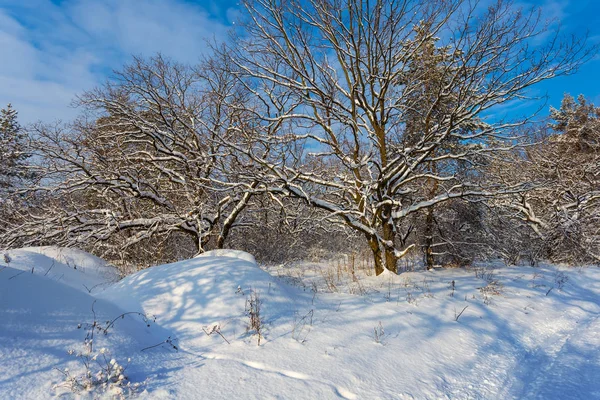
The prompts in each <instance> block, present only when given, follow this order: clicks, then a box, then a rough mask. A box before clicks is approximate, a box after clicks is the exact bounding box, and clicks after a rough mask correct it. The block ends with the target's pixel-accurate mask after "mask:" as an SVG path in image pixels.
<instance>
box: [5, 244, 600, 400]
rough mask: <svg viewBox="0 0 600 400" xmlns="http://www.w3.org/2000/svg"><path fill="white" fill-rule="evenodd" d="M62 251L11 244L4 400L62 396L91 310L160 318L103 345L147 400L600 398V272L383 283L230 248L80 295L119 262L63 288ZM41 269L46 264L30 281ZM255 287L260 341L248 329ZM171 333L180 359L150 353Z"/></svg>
mask: <svg viewBox="0 0 600 400" xmlns="http://www.w3.org/2000/svg"><path fill="white" fill-rule="evenodd" d="M70 252H71V250H68V251H67V250H61V252H60V253H61V254H63V255H64V254H69V255H71V256H72V254H75V253H70ZM40 253H43V254H40ZM58 253H59V251H58V249H57V250H55V251H54V253H52V252H50V251H48V250H45V251H38V252H33V251H32V250H31V249H27V250H18V251H11V252H10V254H11V257H12V258H13V261H11V263H10V265H9V267H7V268H5V269H3V270H2V271H1V272H0V304H2V307H0V398H48V397H52V396H53V395H54V394H55V393H56V391H55V390H54V389H53V388H52V386H53V385H54V384H56V383H58V382H59V381H60V380H61V377H62V375H61V374H60V372H58V371H56V370H54V369H53V368H61V369H64V368H66V367H67V366H68V367H69V368H70V369H71V370H76V369H77V368H78V364H77V361H76V360H74V359H73V357H72V356H69V355H68V354H67V350H68V349H70V348H73V347H75V346H78V345H80V344H81V343H82V341H83V338H84V337H85V332H84V331H83V330H82V329H77V325H78V324H80V323H82V322H89V321H90V320H91V318H92V314H91V307H92V304H94V309H95V311H96V312H97V313H98V314H99V315H101V318H98V319H99V320H104V319H105V318H114V317H116V316H117V315H119V314H120V313H123V312H126V311H140V312H143V313H145V314H147V315H153V316H155V317H156V323H151V324H150V327H148V326H146V324H145V323H144V322H143V321H142V320H141V319H140V318H139V317H136V316H127V317H126V318H125V319H123V321H119V322H118V323H117V324H116V325H115V327H114V329H113V330H112V331H111V332H110V333H109V334H108V335H106V336H102V337H101V338H99V339H98V340H99V341H100V343H99V344H98V345H99V346H100V345H101V346H106V347H107V348H110V350H111V352H112V354H113V355H114V357H115V358H116V359H117V361H118V362H120V363H122V362H123V361H122V360H126V359H127V358H129V357H131V358H132V362H131V365H130V366H129V368H128V371H127V372H128V375H129V377H130V379H131V380H132V381H135V382H142V381H144V380H146V382H145V386H144V387H145V390H146V391H145V392H144V393H142V396H141V397H142V398H178V399H186V398H187V399H195V398H208V399H221V398H294V399H314V398H319V399H329V398H332V399H334V398H345V399H364V398H377V399H437V398H452V399H511V398H514V399H517V398H518V399H520V398H525V399H538V398H543V399H565V398H572V399H592V398H600V380H598V379H597V376H600V320H599V318H598V317H599V316H600V269H599V268H595V267H588V268H566V267H560V266H552V265H543V266H541V267H536V268H532V267H502V268H501V267H499V266H494V265H490V264H487V265H482V266H480V267H478V268H472V269H446V270H436V271H434V272H426V271H417V272H403V273H402V274H400V275H398V276H396V275H394V274H391V273H386V274H384V275H383V276H380V277H374V276H369V275H367V274H366V273H365V270H363V269H361V268H356V269H354V268H350V267H349V266H348V265H347V262H346V261H344V262H341V263H340V262H329V263H309V262H302V263H295V264H292V265H286V266H268V267H262V268H261V267H259V266H258V265H257V264H256V262H255V261H254V258H253V257H252V256H251V255H249V254H247V253H243V252H238V251H228V250H224V251H216V252H209V253H206V254H203V255H202V256H200V257H196V258H194V259H191V260H186V261H181V262H178V263H173V264H168V265H160V266H156V267H152V268H148V269H146V270H143V271H139V272H137V273H135V274H132V275H130V276H128V277H126V278H124V279H122V280H120V281H119V282H116V283H111V279H106V280H105V282H104V283H102V282H101V285H100V286H99V288H98V289H97V290H93V291H91V293H90V292H88V291H87V290H85V289H84V290H80V288H79V286H82V285H83V284H84V283H85V284H86V286H87V285H88V284H93V283H94V282H97V281H98V280H99V278H98V275H99V274H98V273H96V272H98V271H100V270H102V269H103V268H104V267H102V266H103V265H104V266H105V264H103V263H102V262H99V261H98V260H96V262H95V263H91V262H90V263H88V265H89V267H88V268H87V270H86V271H85V273H83V272H78V274H79V275H76V274H74V273H72V271H71V273H69V274H68V275H67V274H66V273H65V275H64V276H62V277H61V279H56V276H54V275H52V276H51V274H50V273H49V274H45V272H44V271H47V269H46V265H47V263H48V260H57V257H58V256H57V254H58ZM77 254H79V255H80V256H81V258H80V259H79V260H80V262H81V260H92V258H89V257H88V256H87V255H85V253H77ZM43 257H46V258H48V260H47V259H46V258H43ZM90 257H91V256H90ZM94 260H95V259H94ZM32 261H36V262H38V263H40V265H41V263H42V261H43V262H44V263H46V264H43V265H41V266H39V267H36V268H34V273H33V274H32V273H31V272H30V271H31V268H29V265H28V264H27V263H28V262H32ZM0 262H1V258H0ZM50 262H51V261H50ZM60 263H61V265H62V266H61V267H60V268H62V269H65V267H67V268H68V266H69V265H72V264H71V263H69V262H65V260H62V261H60ZM81 264H82V265H83V264H85V263H83V262H81ZM92 265H93V266H92ZM57 267H58V262H56V261H55V266H54V267H53V270H54V269H56V268H57ZM0 268H1V267H0ZM37 269H39V270H40V271H39V272H38V271H36V270H37ZM79 270H80V268H78V269H77V271H79ZM23 271H25V272H24V273H22V274H20V275H18V276H15V275H17V274H19V273H21V272H23ZM66 271H68V270H66V269H65V272H66ZM94 271H96V272H94ZM42 272H43V273H42ZM62 273H63V272H61V274H62ZM113 277H114V276H113ZM452 282H454V285H452ZM453 286H454V289H453ZM255 293H258V295H259V298H260V299H261V302H262V303H261V317H262V321H263V325H262V326H263V329H262V335H263V337H262V340H261V344H260V346H258V344H257V342H258V338H257V335H256V333H255V332H254V331H253V330H252V329H248V323H249V317H248V311H247V310H248V300H249V299H250V298H251V297H252V296H254V294H255ZM94 302H95V303H94ZM465 307H466V308H465ZM462 310H464V312H463V314H462V315H461V316H460V317H459V318H458V320H456V316H457V315H458V314H459V313H460V312H461V311H462ZM382 328H383V333H382V331H381V329H382ZM217 331H218V332H217ZM375 331H377V332H378V334H377V335H376V334H375ZM211 332H213V333H212V334H210V335H209V333H211ZM218 333H220V334H221V335H222V336H220V335H219V334H218ZM167 338H171V339H172V340H173V343H176V345H177V347H178V351H175V350H174V349H173V348H172V346H170V345H168V344H163V345H159V346H157V347H154V348H152V349H149V350H144V351H141V349H143V348H145V347H149V346H153V345H156V344H160V343H162V342H164V341H165V340H166V339H167Z"/></svg>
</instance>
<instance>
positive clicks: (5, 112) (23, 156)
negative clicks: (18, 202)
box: [0, 104, 29, 192]
mask: <svg viewBox="0 0 600 400" xmlns="http://www.w3.org/2000/svg"><path fill="white" fill-rule="evenodd" d="M17 114H18V113H17V111H16V110H15V109H14V108H13V107H12V105H11V104H9V105H8V106H7V107H6V108H3V109H2V110H0V161H1V162H0V192H6V191H10V190H11V189H13V188H14V187H15V186H17V185H19V183H20V182H21V181H22V180H23V179H24V178H26V177H27V176H28V173H27V169H26V160H27V158H28V157H29V156H28V154H27V151H26V143H25V134H24V133H23V131H22V129H21V126H20V125H19V122H18V121H17Z"/></svg>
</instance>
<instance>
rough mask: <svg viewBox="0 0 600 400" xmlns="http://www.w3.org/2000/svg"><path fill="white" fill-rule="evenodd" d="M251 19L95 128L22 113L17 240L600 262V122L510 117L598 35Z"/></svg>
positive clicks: (102, 104)
mask: <svg viewBox="0 0 600 400" xmlns="http://www.w3.org/2000/svg"><path fill="white" fill-rule="evenodd" d="M244 5H245V7H246V11H247V12H246V21H245V24H244V25H243V26H242V27H240V28H238V29H237V30H236V31H234V32H232V39H231V40H229V41H228V42H225V43H218V44H214V45H213V46H212V51H211V52H210V54H209V55H207V56H205V57H204V58H203V59H202V60H201V61H200V62H199V63H197V64H196V65H183V64H179V63H177V62H175V61H172V60H170V59H167V58H165V57H163V56H161V55H156V56H154V57H152V58H147V59H145V58H135V59H134V60H133V62H131V63H130V64H128V65H126V66H125V67H124V68H123V69H121V70H120V71H119V72H116V73H115V74H114V76H113V77H112V79H111V80H110V81H109V82H108V83H106V84H105V85H103V86H101V87H99V88H97V89H94V90H91V91H88V92H85V93H83V94H81V95H80V96H79V97H78V99H77V104H78V105H79V106H80V108H81V110H82V113H81V116H80V117H79V118H77V119H76V120H75V121H71V122H69V123H66V124H48V123H37V124H34V125H31V126H28V127H26V128H22V127H20V126H19V124H18V123H17V121H16V113H15V111H14V110H13V109H12V108H10V106H9V107H8V108H7V109H5V110H3V112H2V116H1V120H0V127H1V131H0V140H1V141H2V149H3V150H2V151H3V153H2V159H3V160H6V161H4V162H3V164H2V166H1V167H0V168H1V169H0V191H2V192H1V193H2V203H0V205H1V207H2V210H1V213H2V224H1V226H0V246H2V247H7V248H9V247H15V246H25V245H40V244H57V245H65V246H79V247H83V248H85V249H87V250H90V251H92V252H95V253H97V254H99V255H101V256H104V257H106V258H108V259H110V260H112V261H113V262H115V263H119V264H120V265H127V264H136V265H140V266H141V265H149V264H154V263H158V262H166V261H173V260H176V259H180V258H186V257H190V256H192V255H194V254H197V253H201V252H203V251H206V250H209V249H213V248H223V247H225V246H227V247H237V248H242V249H245V250H248V251H251V252H253V253H255V254H256V255H257V256H259V258H263V259H278V258H286V257H291V256H294V255H299V254H302V253H303V252H306V251H308V250H309V249H313V248H325V249H330V250H332V251H336V250H339V251H344V250H347V249H348V248H349V247H352V248H364V249H368V250H369V251H370V252H371V254H372V257H373V264H374V266H375V272H376V274H381V273H382V272H383V271H384V270H386V269H387V270H390V271H392V272H397V268H398V261H399V260H400V259H402V258H403V257H405V256H406V255H407V254H409V253H412V254H422V256H423V262H424V264H425V265H426V266H427V267H428V268H432V267H433V266H434V265H436V264H454V265H465V264H468V263H470V262H472V261H473V260H474V259H476V258H489V257H498V256H499V257H502V258H503V259H505V260H507V262H510V263H516V262H518V260H519V258H521V257H527V258H528V259H529V260H531V262H535V261H537V260H540V259H548V260H552V261H561V262H571V263H573V262H577V263H590V262H591V263H600V223H599V222H600V158H599V154H600V122H599V121H600V108H597V107H595V106H594V105H593V104H591V103H590V102H589V101H587V100H586V99H585V98H583V97H579V98H577V99H574V98H573V97H571V96H569V95H566V96H565V98H564V100H563V102H562V104H561V106H560V108H559V109H552V110H551V113H550V117H549V118H548V119H547V120H541V119H540V118H537V113H535V112H531V116H529V117H526V118H515V117H513V116H511V115H510V113H506V112H504V113H503V112H502V111H501V110H502V109H505V108H506V107H510V106H511V105H513V104H515V102H524V101H527V100H526V99H528V98H530V97H531V93H532V88H535V87H536V85H539V84H540V83H542V82H544V81H547V80H550V79H553V78H555V77H558V76H561V75H567V74H571V73H574V72H575V71H576V70H577V68H578V67H579V66H580V65H581V64H582V63H584V62H585V61H587V60H588V59H589V58H590V57H592V56H594V55H595V54H596V48H595V47H593V46H589V45H588V44H587V42H586V40H585V38H577V37H571V38H562V37H561V36H560V35H559V32H554V31H552V30H551V29H550V28H549V26H548V25H547V24H545V23H544V21H543V20H542V19H541V17H540V10H539V9H531V10H523V9H519V8H516V7H515V6H514V5H513V4H512V3H511V2H507V1H504V0H498V1H496V2H495V3H494V4H493V5H491V6H489V7H485V8H484V7H480V5H479V4H478V3H477V2H475V3H473V2H468V1H462V0H451V1H448V0H434V1H418V0H390V1H372V2H365V1H362V0H302V1H296V0H286V1H283V0H278V1H276V0H252V1H246V2H245V3H244ZM529 101H532V100H529Z"/></svg>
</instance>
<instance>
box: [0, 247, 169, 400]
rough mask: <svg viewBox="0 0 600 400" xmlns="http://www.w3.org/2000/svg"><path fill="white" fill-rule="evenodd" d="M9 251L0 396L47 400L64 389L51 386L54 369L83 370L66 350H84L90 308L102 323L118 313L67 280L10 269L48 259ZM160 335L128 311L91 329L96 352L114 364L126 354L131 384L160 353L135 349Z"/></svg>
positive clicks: (0, 287) (0, 313)
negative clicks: (103, 328)
mask: <svg viewBox="0 0 600 400" xmlns="http://www.w3.org/2000/svg"><path fill="white" fill-rule="evenodd" d="M12 254H14V257H15V261H14V262H11V263H10V264H11V267H0V305H1V306H0V399H45V398H50V397H53V395H54V394H60V393H61V391H62V390H65V389H59V390H58V391H57V390H55V388H54V385H56V384H59V383H61V382H64V379H65V377H64V376H63V374H62V373H61V372H60V371H58V369H60V370H62V371H64V370H65V368H69V370H70V371H71V372H72V373H73V374H74V375H79V374H81V373H83V371H84V370H85V369H84V368H83V364H82V362H81V360H79V359H77V357H76V356H75V355H69V354H68V351H69V350H71V349H73V350H75V351H76V352H79V351H82V350H83V349H84V346H83V340H84V338H85V336H86V333H87V332H88V331H89V330H88V327H89V325H88V324H92V323H93V321H94V312H95V314H96V320H97V321H98V322H99V323H100V324H103V325H104V324H105V321H110V320H112V319H115V318H117V317H119V316H120V315H121V314H123V313H124V311H123V310H121V309H120V308H119V307H117V306H115V305H114V304H112V303H110V302H107V301H104V300H96V299H95V298H94V297H93V295H92V294H90V293H87V292H84V291H80V290H78V289H77V288H73V287H70V286H66V285H64V284H63V282H70V283H73V281H72V280H70V281H69V280H55V279H48V277H47V276H43V275H44V274H40V273H37V272H34V273H33V274H31V273H30V272H29V271H23V270H22V268H19V269H16V268H12V264H15V266H17V265H20V266H21V267H23V266H24V265H25V261H27V260H28V259H31V260H35V261H37V262H44V263H50V262H51V261H52V260H51V259H50V258H49V257H46V256H43V255H41V254H37V253H32V252H27V251H15V252H11V255H12ZM43 268H44V267H40V266H39V265H38V266H37V267H36V269H39V270H43ZM54 268H57V266H55V267H54ZM58 268H60V267H58ZM52 271H54V269H52ZM67 271H69V270H67V269H65V271H64V272H67ZM51 273H52V272H51ZM78 273H79V272H78ZM92 307H93V311H92ZM79 326H80V327H79ZM164 338H165V331H164V330H162V329H161V328H160V327H159V326H154V325H151V326H150V327H148V326H147V325H146V324H145V323H144V321H143V319H142V318H140V317H139V316H133V315H128V316H125V317H124V318H118V320H117V321H116V323H115V324H114V326H113V327H112V328H111V329H110V331H109V333H108V334H107V335H103V334H99V333H98V332H97V335H96V337H95V338H94V344H95V349H96V350H98V349H100V348H102V347H105V348H107V349H109V351H110V354H111V356H113V357H115V358H116V359H117V361H118V362H120V363H123V362H124V363H127V359H128V358H129V357H131V359H132V362H131V365H130V366H129V367H128V369H127V373H128V376H129V377H130V379H131V380H132V381H133V382H141V381H143V380H144V379H145V378H146V376H147V371H145V370H142V368H143V366H144V364H147V365H149V364H150V363H153V364H154V365H160V363H161V362H162V361H163V359H162V358H161V357H163V355H164V352H162V353H161V352H152V353H150V352H144V353H141V352H140V350H141V349H143V348H145V347H148V346H152V345H154V344H156V343H160V342H161V341H162V340H164ZM147 353H148V354H147ZM157 357H158V358H157ZM92 367H94V366H92ZM94 368H95V367H94ZM91 397H92V396H90V397H89V398H91Z"/></svg>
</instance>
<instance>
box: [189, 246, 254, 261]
mask: <svg viewBox="0 0 600 400" xmlns="http://www.w3.org/2000/svg"><path fill="white" fill-rule="evenodd" d="M200 257H231V258H239V259H240V260H244V261H248V262H249V263H252V264H256V259H255V258H254V256H253V255H252V254H250V253H246V252H245V251H241V250H232V249H217V250H210V251H207V252H205V253H202V254H199V255H197V256H196V257H195V258H200Z"/></svg>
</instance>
